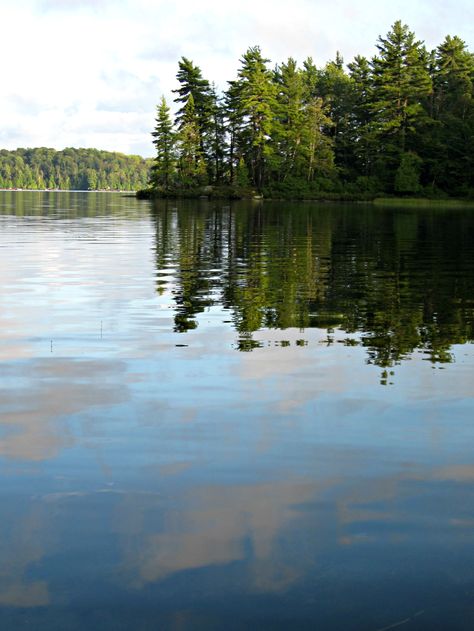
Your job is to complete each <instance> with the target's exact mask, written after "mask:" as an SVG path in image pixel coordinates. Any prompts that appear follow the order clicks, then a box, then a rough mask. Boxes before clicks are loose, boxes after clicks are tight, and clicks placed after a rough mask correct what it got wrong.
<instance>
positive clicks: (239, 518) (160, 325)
mask: <svg viewBox="0 0 474 631" xmlns="http://www.w3.org/2000/svg"><path fill="white" fill-rule="evenodd" d="M473 325H474V210H472V209H471V210H469V209H465V210H462V209H457V210H449V211H448V210H444V209H443V208H437V209H426V208H425V209H395V208H385V209H384V208H375V207H365V206H362V205H359V206H349V205H347V206H335V205H310V204H302V205H291V204H265V205H263V206H262V205H252V204H250V203H240V204H236V205H232V206H226V205H224V204H223V203H215V204H214V203H212V204H209V203H207V202H193V203H179V202H170V203H161V204H158V205H156V206H155V207H153V206H152V205H151V204H149V203H148V202H137V201H136V200H134V199H132V198H127V197H121V196H120V195H113V194H110V195H109V194H79V193H77V194H65V193H57V194H42V193H1V194H0V410H1V418H0V489H1V490H0V629H2V631H10V630H15V631H16V630H17V629H20V630H21V629H32V630H34V631H69V630H81V631H82V630H83V629H87V630H88V631H96V630H97V631H111V630H113V631H116V630H127V631H128V630H133V631H135V630H137V631H143V630H149V629H153V630H154V629H177V630H182V629H185V630H187V629H193V630H194V629H329V630H333V629H343V630H344V631H346V630H347V631H351V630H359V629H360V630H367V631H378V630H381V629H392V628H394V629H395V628H397V629H398V628H399V627H400V628H402V629H404V630H405V629H407V630H408V629H443V630H444V629H469V630H470V629H472V628H474V545H473V544H474V414H473V412H474V400H473V396H474V389H473V384H474V379H473V378H474V347H473V345H472V340H473V339H474V332H473Z"/></svg>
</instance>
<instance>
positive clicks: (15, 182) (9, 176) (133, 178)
mask: <svg viewBox="0 0 474 631" xmlns="http://www.w3.org/2000/svg"><path fill="white" fill-rule="evenodd" d="M151 163H152V160H145V159H144V158H142V157H141V156H128V155H124V154H123V153H115V152H110V151H99V150H98V149H73V148H67V149H64V150H63V151H56V150H55V149H47V148H45V147H40V148H38V149H16V150H15V151H7V150H6V149H2V150H0V188H30V189H75V190H97V189H99V190H120V191H125V190H127V191H133V190H137V189H140V188H143V187H145V186H146V185H147V183H148V180H149V172H150V166H151Z"/></svg>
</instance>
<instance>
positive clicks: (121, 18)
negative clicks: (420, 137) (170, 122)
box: [0, 0, 474, 155]
mask: <svg viewBox="0 0 474 631" xmlns="http://www.w3.org/2000/svg"><path fill="white" fill-rule="evenodd" d="M1 17H2V25H4V28H3V32H2V37H1V38H0V54H1V55H2V59H4V60H6V59H8V60H9V62H7V63H4V64H3V65H2V90H1V92H0V117H1V120H2V130H1V131H0V142H1V143H2V146H3V147H6V148H15V147H17V146H37V145H45V146H54V147H57V148H61V147H64V146H73V145H76V146H77V145H78V144H79V143H80V144H81V145H82V146H98V148H101V149H110V150H121V151H131V150H132V149H133V151H139V152H141V153H142V154H144V155H150V154H151V153H152V144H151V139H150V131H151V127H152V126H153V120H154V113H155V104H156V103H157V102H158V100H159V97H160V95H161V94H162V93H164V94H165V95H167V96H168V98H169V99H171V98H172V94H171V90H172V89H173V87H175V74H176V69H177V62H178V60H179V58H180V57H181V56H182V55H186V56H187V57H189V58H191V59H193V61H194V62H195V63H196V64H198V65H199V66H200V67H201V68H202V70H203V74H204V76H206V77H207V78H208V79H209V80H214V81H215V82H216V83H217V85H218V86H219V87H221V88H222V87H225V82H226V80H227V79H232V78H233V77H234V76H235V73H236V70H237V67H238V64H239V61H238V60H239V58H240V56H241V55H242V53H243V52H245V50H246V49H247V48H248V47H249V46H252V45H255V44H258V45H260V46H261V48H262V50H263V52H264V54H265V55H266V56H268V57H270V58H271V60H272V62H273V63H276V62H279V61H282V60H283V59H286V58H287V57H288V56H290V55H291V56H293V57H296V58H297V59H298V60H299V61H302V60H303V59H304V58H305V57H307V56H309V55H311V56H312V57H313V58H314V59H315V61H316V62H317V63H318V64H319V65H321V64H323V63H324V62H325V61H327V60H328V59H330V58H333V57H334V55H335V52H336V50H340V51H341V53H342V54H343V56H344V57H345V59H346V61H350V59H351V58H352V57H353V56H354V54H357V53H362V54H366V55H369V56H370V55H371V54H373V52H374V45H375V41H376V39H377V36H378V35H380V34H382V35H383V34H385V33H386V32H387V31H388V30H389V28H390V25H391V24H392V23H393V22H394V21H395V20H396V19H402V20H403V21H404V22H407V23H408V24H409V25H410V27H411V28H412V29H413V30H414V31H415V32H416V34H417V36H418V37H419V38H420V39H422V40H425V41H426V43H427V45H428V46H429V47H434V46H435V45H437V44H438V43H440V42H441V41H442V39H443V38H444V36H445V35H446V34H447V33H451V34H457V35H459V36H460V37H462V38H463V39H465V40H466V42H467V43H468V45H469V46H470V47H471V49H472V48H473V43H474V27H473V25H474V8H473V7H472V5H471V4H470V3H469V2H468V0H461V1H460V2H458V3H457V7H456V8H455V9H454V8H453V7H452V6H448V5H446V3H444V2H441V0H435V1H434V2H433V1H428V0H421V1H420V2H417V3H413V2H411V1H410V2H409V1H408V0H401V1H399V2H397V3H392V4H389V5H387V4H386V3H381V2H378V1H377V2H376V1H375V0H361V2H359V3H357V4H354V3H353V2H349V0H341V1H340V2H338V3H327V2H323V1H322V0H312V1H311V0H295V1H294V2H293V3H292V4H291V6H289V5H288V3H287V2H284V1H283V0H271V1H270V0H263V1H261V2H258V3H256V2H255V0H241V2H239V3H238V5H237V4H235V3H230V2H218V1H217V0H202V1H201V2H200V3H192V2H190V1H189V0H183V1H182V2H180V3H178V4H176V5H173V4H172V3H169V2H164V1H163V0H158V1H157V0H134V1H132V0H122V1H117V0H116V1H114V2H111V1H110V0H80V2H79V0H24V2H22V3H18V2H16V1H13V0H3V2H2V9H1ZM94 112H95V114H94ZM105 112H107V113H109V114H110V115H109V116H108V117H105V114H104V113H105ZM120 113H122V114H123V115H124V116H120V115H119V114H120ZM72 118H74V122H71V119H72ZM98 121H100V130H98V129H97V125H98V124H99V123H98ZM91 122H92V125H93V128H91V129H88V127H87V125H88V124H89V123H91ZM128 123H130V125H135V124H136V126H135V127H133V128H132V127H130V129H126V128H125V127H126V125H127V124H128ZM147 125H148V127H149V128H148V129H147ZM79 130H80V131H79ZM98 143H102V144H100V145H99V144H98Z"/></svg>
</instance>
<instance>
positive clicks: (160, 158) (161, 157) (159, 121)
mask: <svg viewBox="0 0 474 631" xmlns="http://www.w3.org/2000/svg"><path fill="white" fill-rule="evenodd" d="M157 110H158V111H157V116H156V127H155V130H154V131H153V132H152V136H153V138H154V140H153V144H154V145H155V147H156V156H155V159H154V162H153V166H152V171H151V184H152V186H154V187H160V186H163V187H165V188H166V189H167V188H168V187H169V186H170V185H171V184H172V183H173V180H174V177H175V173H176V156H175V145H176V135H175V133H174V131H173V123H172V121H171V117H170V109H169V107H168V105H167V103H166V99H165V97H164V96H162V97H161V103H160V105H159V106H158V108H157Z"/></svg>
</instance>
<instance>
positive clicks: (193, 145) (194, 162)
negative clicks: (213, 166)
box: [177, 94, 206, 187]
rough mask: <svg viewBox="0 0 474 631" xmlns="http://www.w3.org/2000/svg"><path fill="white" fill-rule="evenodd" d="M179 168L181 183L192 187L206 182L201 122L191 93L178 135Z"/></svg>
mask: <svg viewBox="0 0 474 631" xmlns="http://www.w3.org/2000/svg"><path fill="white" fill-rule="evenodd" d="M177 140H178V155H179V157H178V168H179V175H180V180H181V183H182V184H183V185H184V186H185V187H192V186H196V185H199V184H205V183H206V165H205V161H204V157H203V155H202V153H201V137H200V134H199V123H198V118H197V115H196V111H195V108H194V98H193V95H192V94H189V96H188V100H187V102H186V105H185V106H184V111H183V116H182V119H181V126H180V129H179V131H178V135H177Z"/></svg>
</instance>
